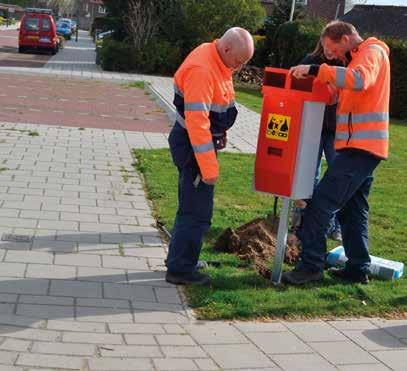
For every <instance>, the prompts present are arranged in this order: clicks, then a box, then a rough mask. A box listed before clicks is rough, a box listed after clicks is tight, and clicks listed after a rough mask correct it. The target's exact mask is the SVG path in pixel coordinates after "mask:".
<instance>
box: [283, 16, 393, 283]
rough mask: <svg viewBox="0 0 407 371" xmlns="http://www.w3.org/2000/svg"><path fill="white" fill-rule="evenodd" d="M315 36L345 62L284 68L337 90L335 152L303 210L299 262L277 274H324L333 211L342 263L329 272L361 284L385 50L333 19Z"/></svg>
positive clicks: (382, 114) (385, 77) (383, 107)
mask: <svg viewBox="0 0 407 371" xmlns="http://www.w3.org/2000/svg"><path fill="white" fill-rule="evenodd" d="M321 41H322V44H323V47H324V50H325V52H326V53H328V54H329V55H332V56H333V57H334V58H336V59H341V60H344V61H346V67H338V66H328V65H327V64H322V65H320V66H316V65H300V66H296V67H293V68H292V69H291V73H292V74H293V75H294V76H295V77H297V78H303V77H306V76H308V75H313V76H316V77H317V78H318V79H319V80H320V81H323V82H326V83H329V84H333V85H335V86H336V87H337V88H339V102H338V107H337V117H336V120H337V123H336V135H335V149H336V151H337V155H336V157H335V159H334V161H333V163H332V165H331V166H330V167H329V168H328V170H327V172H326V173H325V175H324V177H323V179H322V180H321V182H320V183H319V184H318V186H317V187H316V189H315V190H314V194H313V196H312V199H311V201H310V203H309V204H308V205H307V207H306V209H305V213H304V219H303V227H302V230H301V243H302V251H301V261H300V263H299V264H298V265H297V266H296V268H295V269H294V270H293V271H291V272H286V273H284V274H283V277H282V279H283V281H284V282H286V283H289V284H294V285H300V284H304V283H307V282H311V281H318V280H321V279H323V269H324V265H325V254H326V233H327V230H328V228H329V222H330V220H331V219H332V216H333V215H334V214H335V213H337V216H338V219H339V223H340V225H341V230H342V242H343V246H344V248H345V253H346V256H347V258H348V260H347V262H346V265H345V268H341V269H338V268H331V269H330V270H329V271H330V273H331V275H332V276H335V277H339V278H341V279H344V280H347V281H350V282H357V283H363V284H367V283H368V282H369V279H368V273H369V267H370V255H369V248H368V215H369V204H368V196H369V191H370V187H371V185H372V182H373V171H374V170H375V168H376V167H377V165H378V164H379V162H380V161H381V160H383V159H386V158H387V156H388V141H389V132H388V126H389V100H390V63H389V48H388V47H387V45H386V44H385V43H384V42H382V41H380V40H378V39H376V38H374V37H370V38H368V39H366V40H363V39H362V38H361V37H360V36H359V34H358V32H357V31H356V29H355V27H354V26H352V25H351V24H349V23H345V22H340V21H333V22H331V23H329V24H328V25H327V26H326V27H325V29H324V30H323V32H322V35H321Z"/></svg>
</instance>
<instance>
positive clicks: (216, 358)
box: [0, 51, 407, 371]
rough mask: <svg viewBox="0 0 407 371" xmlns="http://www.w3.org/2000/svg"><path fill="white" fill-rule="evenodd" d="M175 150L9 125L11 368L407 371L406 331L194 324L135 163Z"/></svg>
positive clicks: (370, 323) (1, 292) (0, 292)
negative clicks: (139, 156) (147, 153)
mask: <svg viewBox="0 0 407 371" xmlns="http://www.w3.org/2000/svg"><path fill="white" fill-rule="evenodd" d="M82 52H83V51H82ZM86 65H87V64H83V65H82V67H83V66H86ZM83 68H84V67H83ZM8 71H10V70H8ZM16 71H17V72H18V70H15V71H14V72H16ZM22 71H24V73H27V72H29V71H27V70H22ZM38 71H43V70H41V69H39V70H38ZM56 71H57V70H55V71H54V72H55V73H56V74H58V76H64V77H67V76H75V75H74V72H76V73H79V74H83V75H86V74H87V73H93V72H89V71H85V70H82V71H70V72H69V74H70V75H69V74H67V73H62V72H58V73H57V72H56ZM31 73H32V71H31ZM99 73H100V72H99ZM100 74H101V73H100ZM2 76H3V77H4V75H0V77H2ZM101 76H103V77H104V78H105V79H107V76H113V77H116V76H117V75H107V74H103V75H102V74H101ZM120 76H121V78H120V79H117V80H121V81H124V80H127V79H131V78H133V77H132V76H128V75H120ZM85 77H86V76H85ZM87 77H89V76H87ZM144 78H145V77H143V79H144ZM36 79H37V78H34V77H31V78H29V81H31V82H32V81H35V80H36ZM150 79H151V80H150V81H156V82H155V83H153V88H154V89H156V90H159V89H160V88H162V91H163V90H165V89H166V88H165V87H166V86H167V87H168V89H167V90H166V91H167V93H166V94H167V95H169V94H170V93H169V89H171V88H170V85H171V83H170V80H169V79H160V78H156V77H152V78H150ZM0 81H3V80H0ZM50 85H51V84H50ZM163 94H164V93H163ZM160 95H161V93H160ZM7 99H9V98H7V97H4V96H0V102H1V103H2V106H3V102H5V101H6V100H7ZM18 102H19V100H18V97H14V101H13V100H12V101H7V104H17V103H18ZM65 104H66V105H67V107H68V106H69V104H70V103H69V102H68V103H67V102H61V106H62V107H64V106H65ZM13 117H18V115H15V114H14V116H13V115H11V116H9V117H8V118H9V120H12V119H13ZM101 120H102V119H101ZM37 134H38V135H37ZM248 135H249V134H248ZM165 145H166V140H165V134H162V133H146V132H136V131H133V132H131V131H122V130H108V129H100V128H86V129H85V130H80V128H77V127H62V126H58V125H57V123H54V124H53V126H45V125H29V124H21V123H20V124H18V123H4V124H2V123H0V161H1V163H2V164H1V168H0V235H1V241H0V371H5V370H8V371H10V370H12V371H27V370H83V371H85V370H112V371H114V370H287V371H297V370H298V371H299V370H318V371H319V370H321V371H325V370H327V371H328V370H342V371H352V370H353V371H364V370H369V371H381V370H400V371H401V370H403V371H405V370H406V359H407V321H386V320H382V319H360V320H356V319H355V320H338V321H336V320H332V321H308V322H285V321H275V322H270V323H260V322H202V321H197V320H195V319H194V317H193V315H192V313H191V311H190V310H189V309H188V308H187V307H186V306H185V304H184V303H183V301H182V298H181V296H180V295H179V293H178V291H177V288H175V287H174V286H171V285H168V284H167V283H166V282H165V281H164V278H163V277H164V272H163V268H164V267H163V258H164V256H165V248H166V244H165V242H164V241H162V239H161V237H160V234H159V233H158V231H157V229H156V228H155V227H154V219H153V217H152V213H151V210H150V205H149V203H148V201H147V200H146V198H145V194H144V191H143V187H142V182H141V180H140V178H139V175H138V174H137V173H136V172H134V170H133V167H132V163H133V162H134V159H133V158H132V156H131V152H130V150H131V148H151V147H159V146H165ZM242 148H243V147H242ZM13 237H14V241H13ZM16 237H18V238H16ZM24 238H25V239H26V240H24ZM15 239H17V241H15Z"/></svg>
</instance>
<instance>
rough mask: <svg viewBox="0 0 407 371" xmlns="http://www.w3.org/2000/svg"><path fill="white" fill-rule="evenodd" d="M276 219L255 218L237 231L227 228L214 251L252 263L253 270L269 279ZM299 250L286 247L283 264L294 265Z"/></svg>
mask: <svg viewBox="0 0 407 371" xmlns="http://www.w3.org/2000/svg"><path fill="white" fill-rule="evenodd" d="M277 229H278V218H257V219H254V220H252V221H250V222H249V223H246V224H243V225H241V226H240V227H239V228H237V229H232V228H227V229H225V231H224V232H223V233H222V234H221V236H220V237H219V238H218V240H217V241H216V243H215V246H214V248H215V250H216V251H222V252H228V253H232V254H235V255H236V256H238V257H239V258H240V259H242V260H251V261H253V267H254V269H256V270H257V272H259V274H260V275H262V276H263V277H265V278H267V279H270V277H271V271H270V268H269V265H270V259H271V258H273V257H274V256H275V254H276V249H277ZM299 254H300V250H299V249H298V248H297V247H296V246H291V245H287V246H286V252H285V258H284V262H285V263H288V264H294V263H295V262H296V261H298V259H299Z"/></svg>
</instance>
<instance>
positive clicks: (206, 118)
mask: <svg viewBox="0 0 407 371" xmlns="http://www.w3.org/2000/svg"><path fill="white" fill-rule="evenodd" d="M174 89H175V98H174V104H175V107H176V109H177V112H176V124H179V125H180V126H182V127H183V128H184V129H186V131H187V133H188V137H189V141H190V144H191V146H192V149H193V152H194V155H195V158H196V160H197V163H198V166H199V170H200V172H201V175H202V178H204V179H209V178H214V177H217V176H218V175H219V168H218V161H217V158H216V150H215V147H214V142H213V140H214V139H216V137H217V136H218V137H219V136H224V135H225V132H226V130H227V129H229V128H230V127H231V126H232V125H233V123H234V121H235V119H236V115H237V110H236V107H235V101H234V99H235V92H234V89H233V82H232V70H231V69H230V68H228V67H226V66H225V65H224V63H223V62H222V60H221V58H220V56H219V54H218V51H217V50H216V41H214V42H212V43H205V44H202V45H200V46H198V47H197V48H196V49H194V50H193V51H192V52H191V53H190V54H189V55H188V56H187V58H186V59H185V61H184V62H183V63H182V65H181V66H180V67H179V69H178V70H177V72H176V73H175V76H174Z"/></svg>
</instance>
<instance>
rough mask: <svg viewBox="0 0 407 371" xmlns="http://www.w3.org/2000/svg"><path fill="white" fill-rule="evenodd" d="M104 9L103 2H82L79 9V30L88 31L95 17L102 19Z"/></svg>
mask: <svg viewBox="0 0 407 371" xmlns="http://www.w3.org/2000/svg"><path fill="white" fill-rule="evenodd" d="M105 15H106V9H105V7H104V5H103V0H83V1H81V5H80V9H79V24H80V28H81V29H84V30H89V29H90V28H91V26H92V22H93V19H94V18H95V17H104V16H105Z"/></svg>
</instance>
